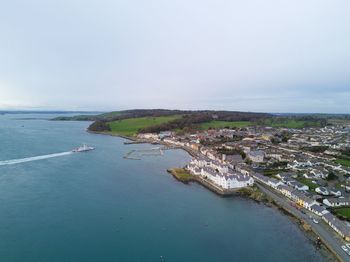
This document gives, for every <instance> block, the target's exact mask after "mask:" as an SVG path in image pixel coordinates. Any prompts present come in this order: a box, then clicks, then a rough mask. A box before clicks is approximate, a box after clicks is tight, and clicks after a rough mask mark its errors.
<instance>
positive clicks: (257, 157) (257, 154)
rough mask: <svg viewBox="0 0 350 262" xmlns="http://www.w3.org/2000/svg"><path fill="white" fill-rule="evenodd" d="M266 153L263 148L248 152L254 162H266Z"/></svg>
mask: <svg viewBox="0 0 350 262" xmlns="http://www.w3.org/2000/svg"><path fill="white" fill-rule="evenodd" d="M264 156H265V153H264V152H263V151H261V150H255V151H250V152H248V153H247V157H248V158H249V159H250V160H251V161H252V162H254V163H262V162H264Z"/></svg>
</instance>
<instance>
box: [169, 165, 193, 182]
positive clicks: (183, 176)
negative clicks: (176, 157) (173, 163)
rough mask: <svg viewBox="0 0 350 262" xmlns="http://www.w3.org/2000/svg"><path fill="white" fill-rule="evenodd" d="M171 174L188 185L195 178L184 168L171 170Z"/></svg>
mask: <svg viewBox="0 0 350 262" xmlns="http://www.w3.org/2000/svg"><path fill="white" fill-rule="evenodd" d="M169 172H170V173H171V174H172V175H173V176H175V177H176V178H177V179H178V180H180V181H182V182H184V183H188V182H190V181H191V180H192V179H193V176H192V175H191V174H190V173H189V172H188V171H187V170H186V169H183V168H173V169H170V170H169Z"/></svg>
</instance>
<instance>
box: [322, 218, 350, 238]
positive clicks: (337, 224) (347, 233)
mask: <svg viewBox="0 0 350 262" xmlns="http://www.w3.org/2000/svg"><path fill="white" fill-rule="evenodd" d="M323 217H324V219H325V220H326V221H328V223H330V224H332V225H333V226H334V227H335V228H337V229H338V230H339V231H340V232H342V234H344V235H345V236H350V229H349V227H348V226H346V225H345V224H344V223H343V222H342V221H340V220H339V219H338V218H337V217H335V216H334V215H333V214H331V213H327V214H324V215H323Z"/></svg>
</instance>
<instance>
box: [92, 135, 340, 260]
mask: <svg viewBox="0 0 350 262" xmlns="http://www.w3.org/2000/svg"><path fill="white" fill-rule="evenodd" d="M87 132H89V133H92V134H101V135H109V136H115V137H120V138H123V139H126V140H129V142H124V144H125V145H128V144H159V145H163V146H166V147H167V148H169V149H182V150H184V151H185V152H187V153H188V154H189V155H190V156H192V157H193V156H196V154H195V153H194V152H192V151H191V150H190V149H188V148H185V147H181V146H177V147H174V146H172V145H168V144H167V143H164V142H161V141H159V142H156V143H155V142H154V141H151V140H140V139H138V138H136V137H129V136H123V135H118V134H113V133H111V132H95V131H90V130H87ZM167 172H168V173H170V174H171V175H172V176H173V177H174V178H175V179H176V180H177V181H179V182H182V183H183V184H187V185H188V184H190V183H191V182H195V183H197V184H199V185H201V186H203V187H205V188H206V189H208V190H209V191H211V192H213V193H215V194H216V195H218V196H220V197H242V198H244V199H250V200H253V201H255V202H257V203H258V204H263V205H265V206H267V207H270V208H274V209H276V210H278V211H279V212H281V213H282V214H283V215H286V216H287V217H289V219H290V221H291V222H292V223H294V224H295V225H296V226H297V227H298V228H299V229H300V230H301V231H302V232H303V234H304V236H305V237H306V238H307V239H308V240H309V241H310V244H312V245H313V246H315V243H316V240H317V238H319V239H320V240H321V245H320V246H319V248H317V250H318V251H319V252H320V254H321V255H322V256H323V257H324V258H325V260H326V261H343V260H342V259H341V258H340V257H339V256H338V254H337V253H336V252H335V251H333V250H332V248H331V247H330V246H329V245H328V244H327V242H326V241H324V240H323V239H322V238H320V236H319V235H318V234H317V233H316V232H314V231H313V229H312V227H311V226H310V225H309V224H308V223H307V222H306V221H304V220H303V219H300V218H298V217H297V216H295V215H294V214H293V213H291V212H290V211H289V210H288V209H286V208H284V207H283V206H282V205H279V204H278V203H276V201H274V200H273V199H272V198H271V197H269V196H268V195H267V194H266V193H264V192H262V191H261V190H260V189H259V188H258V187H257V186H256V185H254V186H253V187H249V188H243V189H237V190H226V191H225V190H223V189H220V188H218V187H216V186H213V185H212V183H209V182H208V181H205V180H204V179H201V178H198V177H196V176H193V177H192V178H191V179H190V180H188V181H187V182H184V181H182V180H181V179H179V178H178V177H177V176H176V175H174V173H173V172H172V171H171V168H169V169H167Z"/></svg>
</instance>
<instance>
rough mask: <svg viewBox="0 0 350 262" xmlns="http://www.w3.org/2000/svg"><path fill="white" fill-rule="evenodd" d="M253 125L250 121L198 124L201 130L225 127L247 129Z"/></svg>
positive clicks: (215, 121) (214, 121)
mask: <svg viewBox="0 0 350 262" xmlns="http://www.w3.org/2000/svg"><path fill="white" fill-rule="evenodd" d="M251 125H253V123H252V122H250V121H217V120H213V121H210V122H204V123H201V124H199V127H200V129H201V130H207V129H210V128H225V127H229V128H232V127H247V126H251Z"/></svg>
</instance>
